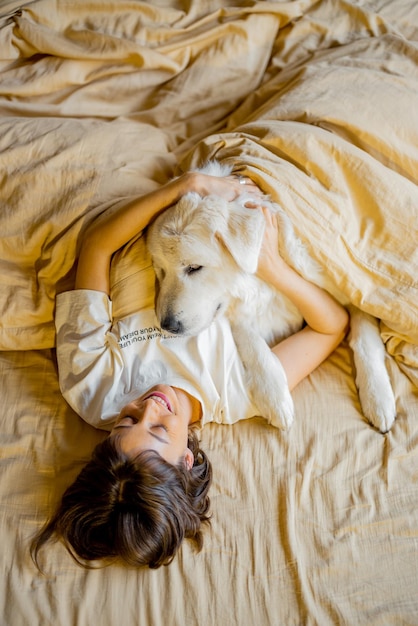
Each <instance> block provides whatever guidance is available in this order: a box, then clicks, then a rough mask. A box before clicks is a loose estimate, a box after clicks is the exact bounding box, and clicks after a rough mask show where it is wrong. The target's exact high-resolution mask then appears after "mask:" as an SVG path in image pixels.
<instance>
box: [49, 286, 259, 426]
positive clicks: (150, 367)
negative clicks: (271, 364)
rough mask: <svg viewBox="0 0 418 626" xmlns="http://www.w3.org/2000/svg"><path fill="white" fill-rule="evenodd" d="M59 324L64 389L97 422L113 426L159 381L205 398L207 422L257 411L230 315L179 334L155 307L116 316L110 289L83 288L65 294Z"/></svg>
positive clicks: (72, 403)
mask: <svg viewBox="0 0 418 626" xmlns="http://www.w3.org/2000/svg"><path fill="white" fill-rule="evenodd" d="M55 325H56V330H57V358H58V369H59V381H60V387H61V391H62V394H63V396H64V397H65V399H66V400H67V402H68V403H69V404H70V406H71V407H72V408H73V409H74V410H75V411H76V412H77V413H78V414H79V415H80V416H81V417H82V418H83V419H84V420H85V421H86V422H88V423H89V424H92V425H93V426H95V427H96V428H103V429H110V428H111V426H112V422H113V421H114V420H115V418H116V417H117V415H118V414H119V412H120V409H121V408H122V407H123V406H124V405H125V404H127V403H129V402H130V401H131V400H133V399H135V398H137V397H138V396H140V395H142V394H143V393H145V391H147V390H148V389H149V388H150V387H152V386H153V385H155V384H158V383H164V384H167V385H171V386H174V387H179V388H181V389H184V390H185V391H187V392H189V393H190V394H192V395H193V396H194V397H196V398H197V399H198V400H200V402H201V404H202V414H203V416H202V424H205V423H207V422H211V421H214V422H218V423H220V424H232V423H234V422H237V421H238V420H241V419H246V418H249V417H253V416H255V415H257V410H256V408H255V407H254V405H253V404H252V401H251V399H250V397H249V395H248V393H247V389H246V385H245V375H244V367H243V364H242V362H241V359H240V357H239V354H238V351H237V348H236V345H235V342H234V339H233V337H232V333H231V328H230V325H229V323H228V321H227V320H226V319H225V318H224V317H220V318H219V319H216V320H215V321H214V322H213V323H212V324H211V326H210V327H209V328H208V329H207V330H205V331H203V332H202V333H200V334H199V335H198V336H196V337H175V336H170V335H166V334H164V332H162V331H161V330H160V328H159V327H158V325H157V320H156V316H155V313H154V310H153V309H145V310H142V311H140V312H138V313H136V314H134V315H130V316H128V317H125V318H123V319H120V320H118V321H112V302H111V300H110V299H109V298H108V296H107V295H106V294H104V293H101V292H99V291H90V290H87V289H80V290H73V291H68V292H65V293H61V294H59V295H58V296H57V302H56V314H55Z"/></svg>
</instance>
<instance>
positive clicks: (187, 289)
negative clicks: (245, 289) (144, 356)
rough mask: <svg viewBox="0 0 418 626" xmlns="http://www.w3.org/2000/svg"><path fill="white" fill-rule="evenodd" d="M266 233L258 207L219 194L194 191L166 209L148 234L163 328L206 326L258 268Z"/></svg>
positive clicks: (186, 331) (177, 330) (184, 331)
mask: <svg viewBox="0 0 418 626" xmlns="http://www.w3.org/2000/svg"><path fill="white" fill-rule="evenodd" d="M263 232H264V218H263V215H262V214H261V212H260V211H259V210H257V209H247V208H246V207H245V206H243V202H242V201H234V202H226V201H225V200H223V199H222V198H219V197H217V196H207V197H204V198H201V197H200V196H198V195H197V194H194V193H190V194H187V195H186V196H184V197H183V198H182V199H181V200H180V201H179V202H178V203H177V204H176V205H174V206H173V207H171V208H169V209H167V210H166V211H165V212H164V213H162V214H161V215H160V216H159V217H158V218H157V219H156V220H155V221H154V222H153V223H152V224H151V225H150V227H149V229H148V234H147V243H148V248H149V251H150V253H151V257H152V262H153V266H154V270H155V274H156V277H157V296H156V313H157V317H158V319H159V321H160V325H161V328H163V329H164V330H166V331H167V332H170V333H173V334H181V335H194V334H197V333H199V332H200V331H201V330H203V329H204V328H207V327H208V326H209V325H210V324H211V322H212V321H213V319H214V318H215V316H216V315H217V314H219V313H220V312H221V311H223V310H225V309H226V308H227V306H228V305H229V303H230V301H231V298H233V297H235V295H236V293H237V290H238V289H239V284H240V281H241V280H242V278H243V276H244V275H245V274H248V273H254V272H255V271H256V269H257V262H258V255H259V251H260V247H261V242H262V237H263Z"/></svg>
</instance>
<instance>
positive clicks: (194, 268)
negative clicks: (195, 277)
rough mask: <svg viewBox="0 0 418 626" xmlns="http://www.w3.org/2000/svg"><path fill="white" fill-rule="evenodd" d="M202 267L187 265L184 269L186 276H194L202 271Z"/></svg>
mask: <svg viewBox="0 0 418 626" xmlns="http://www.w3.org/2000/svg"><path fill="white" fill-rule="evenodd" d="M202 267H203V266H202V265H188V266H187V267H186V274H194V273H195V272H198V271H199V270H201V269H202Z"/></svg>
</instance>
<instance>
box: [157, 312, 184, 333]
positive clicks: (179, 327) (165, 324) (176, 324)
mask: <svg viewBox="0 0 418 626" xmlns="http://www.w3.org/2000/svg"><path fill="white" fill-rule="evenodd" d="M161 328H162V329H163V330H166V331H167V332H168V333H171V334H172V335H182V334H183V332H184V326H183V324H182V322H181V321H180V320H178V319H177V318H175V317H171V316H168V317H165V318H164V319H163V320H161Z"/></svg>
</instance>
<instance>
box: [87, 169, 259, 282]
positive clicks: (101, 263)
mask: <svg viewBox="0 0 418 626" xmlns="http://www.w3.org/2000/svg"><path fill="white" fill-rule="evenodd" d="M245 180H246V184H245V185H242V184H240V182H239V179H238V178H237V177H236V176H226V177H224V178H219V177H217V176H209V175H207V174H202V173H198V172H189V173H186V174H183V175H182V176H180V177H179V178H176V179H175V180H173V181H171V182H169V183H167V184H166V185H164V186H163V187H160V188H159V189H157V190H156V191H152V192H151V193H148V194H146V195H144V196H142V197H141V198H139V199H137V200H133V201H132V202H130V203H128V204H127V205H125V206H124V207H123V208H121V209H118V210H117V211H113V212H112V211H110V212H109V213H107V214H106V215H104V216H103V217H101V218H100V219H98V220H97V222H95V223H94V224H92V225H91V226H89V228H88V229H87V231H86V233H85V235H84V239H83V242H82V246H81V251H80V255H79V260H78V266H77V275H76V282H75V287H76V289H92V290H95V291H103V292H105V293H107V294H109V291H110V284H109V275H110V261H111V259H112V255H113V254H114V252H116V250H118V249H119V248H121V247H122V246H123V245H125V244H126V243H127V242H128V241H129V240H130V239H132V238H133V237H135V236H136V235H137V234H138V233H139V232H140V231H141V230H143V229H144V228H145V227H146V226H148V224H149V223H150V222H151V221H152V220H153V219H154V218H155V217H157V215H158V214H159V213H161V212H162V211H164V210H165V209H167V208H168V207H169V206H171V205H172V204H174V203H175V202H177V201H178V200H179V199H180V197H181V196H183V195H184V194H186V193H188V192H190V191H194V192H196V193H198V194H200V195H202V196H205V195H209V194H216V195H218V196H221V197H223V198H224V199H225V200H227V201H232V200H235V198H237V197H238V196H239V195H240V194H241V193H243V192H244V191H245V192H246V193H253V194H255V195H259V194H260V193H261V192H260V190H259V189H258V187H257V186H256V185H255V184H254V183H252V181H251V180H250V179H248V178H246V179H245Z"/></svg>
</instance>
